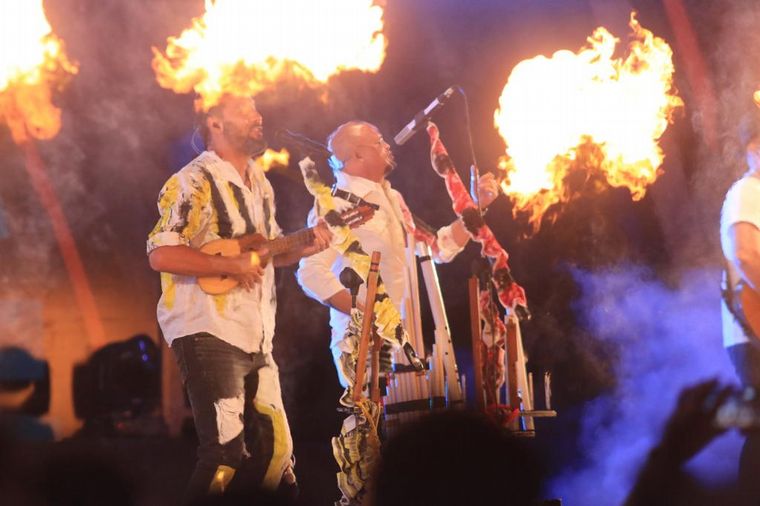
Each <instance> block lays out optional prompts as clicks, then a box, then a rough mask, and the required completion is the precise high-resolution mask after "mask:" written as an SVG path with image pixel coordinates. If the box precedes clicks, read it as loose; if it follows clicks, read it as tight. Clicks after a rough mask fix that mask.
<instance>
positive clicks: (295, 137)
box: [274, 129, 332, 160]
mask: <svg viewBox="0 0 760 506" xmlns="http://www.w3.org/2000/svg"><path fill="white" fill-rule="evenodd" d="M274 136H275V138H276V139H277V140H278V141H280V142H281V143H283V144H286V145H288V146H292V147H294V148H295V149H297V150H299V151H300V152H301V154H303V155H304V156H310V157H312V158H319V159H325V160H326V159H328V158H330V156H331V155H332V153H330V151H329V150H328V149H327V146H325V145H324V144H321V143H319V142H317V141H315V140H312V139H310V138H308V137H306V136H305V135H303V134H299V133H297V132H292V131H290V130H287V129H282V130H278V131H277V132H276V133H275V134H274Z"/></svg>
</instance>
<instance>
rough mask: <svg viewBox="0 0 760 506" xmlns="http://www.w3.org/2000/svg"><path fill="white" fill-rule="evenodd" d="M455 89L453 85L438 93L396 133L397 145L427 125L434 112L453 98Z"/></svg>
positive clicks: (395, 140)
mask: <svg viewBox="0 0 760 506" xmlns="http://www.w3.org/2000/svg"><path fill="white" fill-rule="evenodd" d="M455 91H456V88H454V87H453V86H450V87H448V88H447V89H446V91H444V92H443V93H441V94H440V95H438V96H437V97H436V98H435V99H434V100H433V101H432V102H430V105H428V106H427V107H426V108H424V109H423V110H421V111H420V112H418V113H417V115H416V116H415V117H414V118H413V119H412V121H410V122H409V123H407V125H406V126H405V127H404V128H402V129H401V131H400V132H399V133H397V134H396V137H394V138H393V141H394V142H395V143H396V145H398V146H401V145H402V144H404V143H405V142H406V141H408V140H409V139H411V138H412V136H413V135H414V134H416V133H417V131H418V130H419V129H420V128H423V127H424V126H425V124H426V123H427V122H428V120H429V119H430V118H431V117H432V116H433V113H435V111H437V110H438V109H440V108H441V107H442V106H443V104H445V103H446V102H447V101H448V100H449V99H450V98H451V95H453V94H454V92H455Z"/></svg>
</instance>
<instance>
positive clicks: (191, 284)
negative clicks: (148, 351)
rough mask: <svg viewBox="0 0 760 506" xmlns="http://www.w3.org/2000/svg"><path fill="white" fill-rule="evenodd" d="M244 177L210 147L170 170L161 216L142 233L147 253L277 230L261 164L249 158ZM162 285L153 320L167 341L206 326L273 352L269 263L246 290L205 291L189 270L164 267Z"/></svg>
mask: <svg viewBox="0 0 760 506" xmlns="http://www.w3.org/2000/svg"><path fill="white" fill-rule="evenodd" d="M245 176H246V179H247V182H248V183H249V185H246V184H245V183H244V181H243V179H241V177H240V174H239V173H238V172H237V170H235V168H234V167H233V166H232V165H231V164H230V163H228V162H226V161H224V160H222V159H221V158H220V157H219V156H218V155H217V154H216V153H214V152H213V151H205V152H203V153H201V154H200V155H199V156H198V157H197V158H195V159H194V160H193V161H191V162H190V163H189V164H187V165H186V166H185V167H183V168H182V169H181V170H180V171H179V172H177V173H176V174H174V175H173V176H172V177H171V178H169V180H168V181H167V182H166V184H165V185H164V187H163V189H162V190H161V193H160V195H159V198H158V210H159V213H160V214H161V217H160V219H159V221H158V223H157V224H156V227H155V228H154V229H153V231H152V232H151V233H150V235H149V237H148V247H147V249H148V253H150V252H151V251H152V250H153V249H155V248H157V247H160V246H176V245H186V246H190V247H192V248H200V247H201V246H202V245H203V244H205V243H207V242H209V241H211V240H214V239H220V238H233V237H238V236H241V235H244V234H246V233H250V232H253V231H255V232H257V233H260V234H262V235H264V236H265V237H267V238H268V239H273V238H276V237H278V236H280V235H281V233H282V231H281V230H280V227H279V226H278V225H277V222H276V220H275V204H274V192H273V190H272V186H271V185H270V184H269V181H268V180H267V179H266V177H265V176H264V172H263V170H262V169H261V167H259V166H258V165H257V164H255V163H254V162H253V161H251V162H249V164H248V168H247V170H246V174H245ZM249 186H250V188H249ZM161 288H162V295H161V299H160V300H159V302H158V311H157V314H158V322H159V324H160V326H161V330H162V332H163V334H164V338H165V339H166V342H167V343H169V345H171V343H172V341H173V340H174V339H177V338H178V337H182V336H186V335H190V334H195V333H199V332H208V333H210V334H212V335H214V336H216V337H218V338H219V339H222V340H224V341H226V342H228V343H230V344H232V345H233V346H236V347H238V348H240V349H241V350H243V351H245V352H246V353H257V352H262V353H271V351H272V338H273V337H274V325H275V311H276V309H277V301H276V292H275V283H274V267H273V266H272V263H271V262H270V263H269V264H268V265H267V266H266V268H265V269H264V276H263V278H262V281H261V283H260V284H257V285H256V286H255V287H254V288H253V289H252V290H250V291H247V290H245V289H243V288H240V287H238V288H234V289H233V290H231V291H230V292H227V293H226V294H224V295H217V296H212V295H207V294H206V293H204V292H203V291H202V290H201V289H200V287H199V286H198V283H197V282H196V278H195V277H193V276H181V275H177V274H169V273H162V274H161Z"/></svg>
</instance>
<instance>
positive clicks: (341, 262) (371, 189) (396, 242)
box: [296, 121, 498, 504]
mask: <svg viewBox="0 0 760 506" xmlns="http://www.w3.org/2000/svg"><path fill="white" fill-rule="evenodd" d="M328 148H329V150H330V152H331V153H332V157H331V158H330V165H331V166H332V168H333V171H334V174H335V178H336V184H335V187H334V190H333V194H334V196H335V202H336V207H337V210H338V211H341V210H343V209H345V208H348V207H350V206H352V205H355V204H357V203H359V202H361V201H366V202H368V203H370V204H373V205H375V206H376V207H377V211H376V212H375V214H374V216H373V217H372V218H371V219H370V220H369V221H368V222H367V223H365V224H362V225H361V226H359V227H358V228H356V229H354V230H353V233H354V234H355V235H356V237H357V238H358V239H359V242H360V243H361V247H362V249H363V250H364V251H365V252H367V253H371V252H373V251H379V252H380V253H381V259H380V276H381V278H382V280H383V283H384V284H385V288H386V290H387V293H388V296H389V297H390V299H391V301H392V302H393V304H394V305H395V306H396V308H397V309H398V310H399V312H400V313H401V315H402V318H404V317H408V316H410V315H407V314H405V313H406V308H407V306H408V304H406V302H408V299H409V298H410V297H411V295H410V294H411V293H412V291H411V287H410V278H411V276H410V269H416V264H414V265H411V264H412V263H413V262H414V258H415V257H414V254H415V244H414V241H415V232H416V230H415V225H414V220H413V219H412V215H411V213H410V211H409V209H408V207H407V205H406V203H405V201H404V198H403V197H402V196H401V194H400V193H399V192H398V191H396V190H395V189H393V188H392V187H391V185H390V183H389V182H388V180H387V179H386V176H387V175H388V174H389V173H390V172H391V171H392V170H393V169H394V167H395V165H396V164H395V160H394V158H393V154H392V153H391V150H390V146H389V145H388V143H387V142H385V140H384V139H383V136H382V134H381V133H380V131H379V130H378V129H377V127H376V126H374V125H372V124H370V123H366V122H363V121H350V122H348V123H345V124H343V125H340V126H339V127H338V128H337V129H336V130H335V131H334V132H333V133H332V134H331V135H330V136H329V138H328ZM480 179H481V180H480V197H481V205H482V206H483V207H484V208H485V207H487V206H488V205H489V204H490V203H491V202H492V201H493V199H495V198H496V197H497V196H498V189H497V183H496V181H495V179H494V178H493V175H490V174H489V175H485V176H483V177H481V178H480ZM315 219H316V214H315V211H314V210H312V212H311V213H310V215H309V221H310V223H313V222H314V220H315ZM469 238H470V236H469V234H468V233H467V230H466V229H465V227H464V224H463V223H462V222H461V221H460V220H458V219H457V220H455V221H454V222H453V223H451V224H450V225H448V226H445V227H443V228H441V229H439V230H438V231H437V233H436V235H435V240H434V242H433V244H432V250H433V256H434V259H435V261H437V262H448V261H451V260H452V259H453V258H454V257H455V256H456V255H457V254H458V253H459V252H460V251H462V249H463V248H464V246H465V245H466V244H467V242H468V241H469ZM346 266H347V262H346V261H345V259H344V257H343V256H342V255H341V254H340V253H339V252H338V251H337V250H335V249H334V248H327V249H325V250H324V251H322V252H320V253H317V254H315V255H312V256H310V257H308V258H303V259H302V260H301V262H300V264H299V268H298V271H297V274H296V275H297V278H298V282H299V284H300V285H301V287H302V288H303V289H304V291H305V292H306V294H307V295H309V296H310V297H312V298H314V299H316V300H317V301H319V302H321V303H323V304H325V305H328V306H329V307H330V326H331V328H332V338H331V340H330V348H331V351H332V354H333V358H334V361H335V365H336V369H337V371H338V377H339V380H340V382H341V384H342V385H343V386H344V387H345V386H347V382H346V379H345V377H344V376H343V374H342V373H341V366H340V362H341V359H340V356H341V353H350V351H351V350H350V345H349V344H348V343H346V342H344V337H345V335H346V330H347V329H348V325H349V322H350V316H349V313H350V310H351V295H350V292H349V291H348V289H347V288H345V287H344V286H343V285H342V284H341V283H340V281H339V275H340V273H341V271H342V270H343V268H344V267H346ZM364 298H365V291H364V285H362V287H361V289H360V291H359V296H358V298H357V300H358V301H363V300H364ZM359 306H360V307H361V303H359ZM419 351H420V352H421V353H422V352H423V351H424V350H419ZM356 499H357V498H350V497H346V496H345V492H344V497H343V499H342V500H341V501H342V502H341V504H352V503H354V502H356Z"/></svg>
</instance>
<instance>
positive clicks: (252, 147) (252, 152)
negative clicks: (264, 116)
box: [224, 123, 267, 157]
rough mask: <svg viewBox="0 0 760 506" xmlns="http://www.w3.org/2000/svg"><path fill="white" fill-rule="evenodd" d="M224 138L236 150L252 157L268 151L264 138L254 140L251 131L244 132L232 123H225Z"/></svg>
mask: <svg viewBox="0 0 760 506" xmlns="http://www.w3.org/2000/svg"><path fill="white" fill-rule="evenodd" d="M224 136H225V137H226V138H227V142H229V143H230V144H232V145H233V146H234V147H235V149H237V150H239V151H240V152H241V153H245V154H247V155H248V156H251V157H255V156H257V155H260V154H261V153H263V152H264V151H265V150H266V149H267V141H266V139H264V137H263V136H262V137H261V138H260V139H254V138H252V137H251V132H250V131H248V132H242V131H241V130H240V129H238V128H237V127H235V126H234V125H232V124H230V123H225V126H224Z"/></svg>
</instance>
